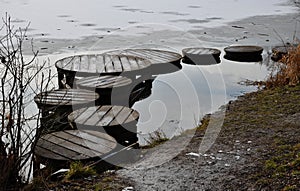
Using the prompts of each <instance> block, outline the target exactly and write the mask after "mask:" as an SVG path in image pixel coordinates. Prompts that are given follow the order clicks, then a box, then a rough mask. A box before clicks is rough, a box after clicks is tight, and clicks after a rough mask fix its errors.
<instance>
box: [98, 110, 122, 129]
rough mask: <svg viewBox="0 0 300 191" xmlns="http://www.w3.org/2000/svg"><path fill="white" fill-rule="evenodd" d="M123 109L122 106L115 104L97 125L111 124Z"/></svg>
mask: <svg viewBox="0 0 300 191" xmlns="http://www.w3.org/2000/svg"><path fill="white" fill-rule="evenodd" d="M121 110H122V107H121V106H113V107H112V108H111V109H110V110H109V112H107V113H106V114H105V115H104V116H103V118H102V119H101V120H100V121H99V122H98V123H97V126H102V127H105V126H109V124H110V123H111V122H112V121H113V120H114V118H115V117H116V116H117V115H118V114H119V112H120V111H121Z"/></svg>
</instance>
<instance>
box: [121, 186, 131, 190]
mask: <svg viewBox="0 0 300 191" xmlns="http://www.w3.org/2000/svg"><path fill="white" fill-rule="evenodd" d="M133 190H134V189H133V187H132V186H129V187H126V188H123V189H122V191H133Z"/></svg>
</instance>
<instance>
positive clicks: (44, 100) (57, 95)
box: [34, 89, 99, 109]
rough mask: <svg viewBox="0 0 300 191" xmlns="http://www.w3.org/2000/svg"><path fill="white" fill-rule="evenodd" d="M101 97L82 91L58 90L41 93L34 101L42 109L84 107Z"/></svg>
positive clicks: (91, 92)
mask: <svg viewBox="0 0 300 191" xmlns="http://www.w3.org/2000/svg"><path fill="white" fill-rule="evenodd" d="M98 98H99V95H98V94H97V93H95V92H93V91H88V90H81V89H58V90H53V91H48V92H42V93H39V94H38V95H36V96H35V97H34V101H35V103H36V104H37V106H38V107H39V108H40V109H44V108H45V107H51V106H54V107H58V106H72V105H84V104H87V103H90V102H94V101H95V100H96V99H98Z"/></svg>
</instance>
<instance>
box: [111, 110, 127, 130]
mask: <svg viewBox="0 0 300 191" xmlns="http://www.w3.org/2000/svg"><path fill="white" fill-rule="evenodd" d="M130 114H131V111H130V110H129V109H128V108H127V107H123V108H122V110H121V111H120V113H119V114H118V115H117V116H116V117H115V118H114V120H113V121H112V122H111V123H110V125H111V126H114V125H119V124H123V123H124V122H125V120H126V119H127V118H128V117H129V115H130Z"/></svg>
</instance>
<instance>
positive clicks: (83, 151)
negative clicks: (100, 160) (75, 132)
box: [56, 133, 107, 158]
mask: <svg viewBox="0 0 300 191" xmlns="http://www.w3.org/2000/svg"><path fill="white" fill-rule="evenodd" d="M56 140H57V141H60V140H62V141H63V142H62V143H60V145H62V147H64V148H66V149H68V150H71V151H74V152H77V153H79V154H80V155H85V156H87V157H88V158H93V157H97V156H101V155H102V154H104V153H106V152H107V150H104V151H105V152H104V151H103V152H101V151H97V150H93V149H92V147H93V148H96V147H97V145H95V144H92V143H89V144H88V145H87V144H86V143H88V142H87V141H86V140H83V139H81V138H75V137H73V138H72V139H64V138H63V137H61V133H59V134H57V136H56Z"/></svg>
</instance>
